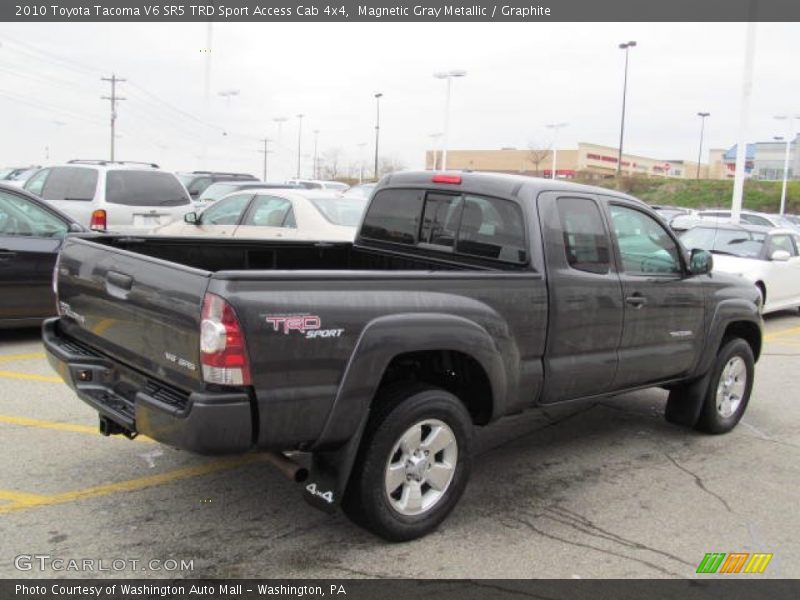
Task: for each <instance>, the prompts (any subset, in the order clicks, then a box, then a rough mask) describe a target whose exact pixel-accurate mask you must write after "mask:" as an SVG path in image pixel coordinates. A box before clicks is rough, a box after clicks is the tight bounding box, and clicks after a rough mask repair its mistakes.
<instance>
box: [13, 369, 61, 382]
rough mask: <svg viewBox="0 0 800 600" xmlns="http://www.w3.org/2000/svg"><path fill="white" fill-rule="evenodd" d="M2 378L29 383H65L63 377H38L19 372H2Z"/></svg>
mask: <svg viewBox="0 0 800 600" xmlns="http://www.w3.org/2000/svg"><path fill="white" fill-rule="evenodd" d="M0 377H4V378H6V379H25V380H27V381H46V382H48V383H64V380H63V379H61V377H55V376H54V375H36V374H34V373H18V372H17V371H0Z"/></svg>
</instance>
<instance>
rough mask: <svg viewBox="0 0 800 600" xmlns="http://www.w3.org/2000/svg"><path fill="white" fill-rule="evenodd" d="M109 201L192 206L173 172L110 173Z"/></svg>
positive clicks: (131, 204) (108, 185) (107, 179)
mask: <svg viewBox="0 0 800 600" xmlns="http://www.w3.org/2000/svg"><path fill="white" fill-rule="evenodd" d="M51 177H52V176H51ZM48 183H49V180H48ZM106 202H108V203H110V204H122V205H125V206H162V207H166V206H183V205H186V204H191V200H190V199H189V196H188V194H187V193H186V188H184V187H183V185H182V184H181V182H180V181H179V180H178V178H177V177H175V176H174V175H172V174H171V173H166V172H163V171H135V170H132V169H131V170H122V169H119V170H111V171H108V172H107V173H106Z"/></svg>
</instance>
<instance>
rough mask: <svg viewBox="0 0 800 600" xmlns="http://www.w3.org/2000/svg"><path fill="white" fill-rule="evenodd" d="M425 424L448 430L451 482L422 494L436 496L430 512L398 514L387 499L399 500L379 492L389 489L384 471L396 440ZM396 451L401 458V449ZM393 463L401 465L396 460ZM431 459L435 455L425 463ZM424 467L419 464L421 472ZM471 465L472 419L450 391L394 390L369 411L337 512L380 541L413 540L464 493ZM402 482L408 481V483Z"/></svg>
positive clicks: (411, 387)
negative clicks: (452, 441)
mask: <svg viewBox="0 0 800 600" xmlns="http://www.w3.org/2000/svg"><path fill="white" fill-rule="evenodd" d="M425 421H438V422H442V423H444V424H445V425H446V426H447V428H449V434H452V435H453V436H454V438H455V445H456V449H457V450H456V453H457V458H456V460H455V461H454V463H455V464H454V469H453V474H452V476H451V479H450V480H449V483H448V484H447V485H446V486H444V490H443V491H441V492H437V490H436V489H434V488H432V487H431V486H430V485H429V487H428V490H430V489H433V490H434V495H437V499H436V500H435V501H434V503H433V504H432V505H431V506H430V508H427V509H425V510H424V512H421V513H420V514H413V515H409V514H402V513H401V512H398V509H397V508H396V507H395V505H393V500H394V503H398V502H399V501H400V500H399V498H393V497H391V496H390V494H389V493H388V492H387V491H386V489H385V488H386V487H388V486H389V485H390V484H387V483H386V481H387V472H388V471H387V470H388V469H389V465H390V463H391V461H392V459H394V458H395V457H396V456H398V455H397V453H396V452H394V450H395V448H396V446H397V445H398V444H400V439H401V437H403V435H404V434H405V433H407V432H408V431H409V430H410V429H413V428H414V427H416V426H419V425H420V423H423V422H425ZM424 427H425V426H424V425H423V426H421V431H422V432H423V435H422V437H421V439H422V441H423V442H425V441H426V440H427V439H428V438H427V437H426V435H430V434H431V432H432V429H430V428H429V429H428V433H427V434H426V433H425V429H424ZM448 448H449V450H448V452H452V444H451V445H450V446H448ZM398 452H401V454H402V450H398ZM443 452H444V451H441V452H440V453H438V456H439V460H443V457H444V454H443ZM393 455H394V456H393ZM451 456H452V455H451ZM398 460H401V462H402V459H398ZM425 460H426V461H427V460H428V459H425ZM435 460H436V459H435V457H434V458H432V459H431V461H434V462H435ZM406 464H408V463H406ZM427 464H428V463H427V462H425V463H424V465H422V467H423V469H424V467H425V466H426V465H427ZM439 464H445V463H444V462H441V463H439ZM471 466H472V420H471V418H470V415H469V412H467V409H466V408H465V407H464V405H463V403H462V402H461V401H460V400H459V399H458V398H457V397H456V396H454V395H453V394H451V393H450V392H447V391H445V390H441V389H438V388H432V387H428V386H420V385H403V386H401V387H396V388H393V389H392V390H390V391H386V392H383V393H381V394H380V395H379V397H378V398H376V400H375V405H374V413H373V414H372V415H371V416H370V419H369V422H368V423H367V427H366V430H365V431H364V438H363V439H362V441H361V445H360V447H359V451H358V455H357V457H356V461H355V464H354V466H353V471H352V475H351V477H350V482H349V484H348V487H347V491H346V493H345V496H344V498H343V501H342V509H343V510H344V512H345V514H346V515H347V516H348V517H349V518H350V519H351V520H352V521H353V522H355V523H356V524H358V525H360V526H362V527H364V528H365V529H367V530H369V531H371V532H372V533H375V534H377V535H379V536H381V537H382V538H384V539H386V540H389V541H392V542H401V541H406V540H413V539H415V538H419V537H422V536H424V535H427V534H428V533H430V532H432V531H433V530H434V529H436V527H437V526H438V525H439V524H440V523H441V522H442V521H444V519H445V518H446V517H447V515H448V514H450V511H452V510H453V508H454V507H455V505H456V503H458V500H459V499H460V498H461V495H462V494H463V493H464V489H465V488H466V485H467V480H468V479H469V475H470V471H471ZM405 477H411V476H410V475H405ZM408 481H409V482H412V480H411V479H408ZM415 481H416V482H417V485H419V486H420V489H424V487H425V485H426V484H425V483H422V484H419V480H415ZM412 484H413V482H412ZM406 485H407V484H406V483H402V484H401V485H400V487H399V488H397V490H398V491H400V492H401V494H400V495H401V496H402V492H403V490H405V487H406ZM409 485H411V484H409ZM425 494H427V492H425Z"/></svg>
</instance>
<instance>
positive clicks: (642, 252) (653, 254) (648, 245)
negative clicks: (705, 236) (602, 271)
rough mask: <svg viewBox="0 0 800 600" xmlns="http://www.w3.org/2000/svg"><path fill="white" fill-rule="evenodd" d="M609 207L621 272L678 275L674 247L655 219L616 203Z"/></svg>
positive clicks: (678, 270)
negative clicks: (620, 260)
mask: <svg viewBox="0 0 800 600" xmlns="http://www.w3.org/2000/svg"><path fill="white" fill-rule="evenodd" d="M609 208H610V213H611V224H612V227H613V229H614V235H615V237H616V238H617V246H618V247H619V254H620V258H621V259H622V269H623V271H625V272H626V273H630V274H633V275H637V274H638V275H653V274H657V275H672V274H675V275H677V274H680V273H681V262H680V254H679V251H678V246H677V244H675V242H674V241H673V239H672V238H671V237H670V236H669V234H668V233H667V231H666V229H664V227H663V226H662V225H661V224H660V223H659V222H658V221H657V220H656V219H654V218H652V217H651V216H650V215H647V214H645V213H643V212H641V211H638V210H635V209H633V208H628V207H627V206H621V205H619V204H612V205H611V206H610V207H609Z"/></svg>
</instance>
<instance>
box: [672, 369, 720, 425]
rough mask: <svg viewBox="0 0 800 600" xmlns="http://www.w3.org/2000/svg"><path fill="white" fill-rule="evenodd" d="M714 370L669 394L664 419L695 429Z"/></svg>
mask: <svg viewBox="0 0 800 600" xmlns="http://www.w3.org/2000/svg"><path fill="white" fill-rule="evenodd" d="M713 370H714V369H713V368H712V369H709V370H708V373H706V374H705V375H703V376H702V377H701V378H700V379H696V380H695V381H693V382H692V383H689V384H686V385H683V386H680V387H678V388H675V389H674V390H672V391H671V392H670V393H669V398H668V399H667V407H666V409H665V411H664V418H666V419H667V421H669V422H670V423H674V424H675V425H683V426H684V427H694V426H695V425H696V424H697V421H698V419H700V413H701V412H702V410H703V403H704V402H705V400H706V395H707V393H708V386H709V383H710V382H711V373H712V372H713Z"/></svg>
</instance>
